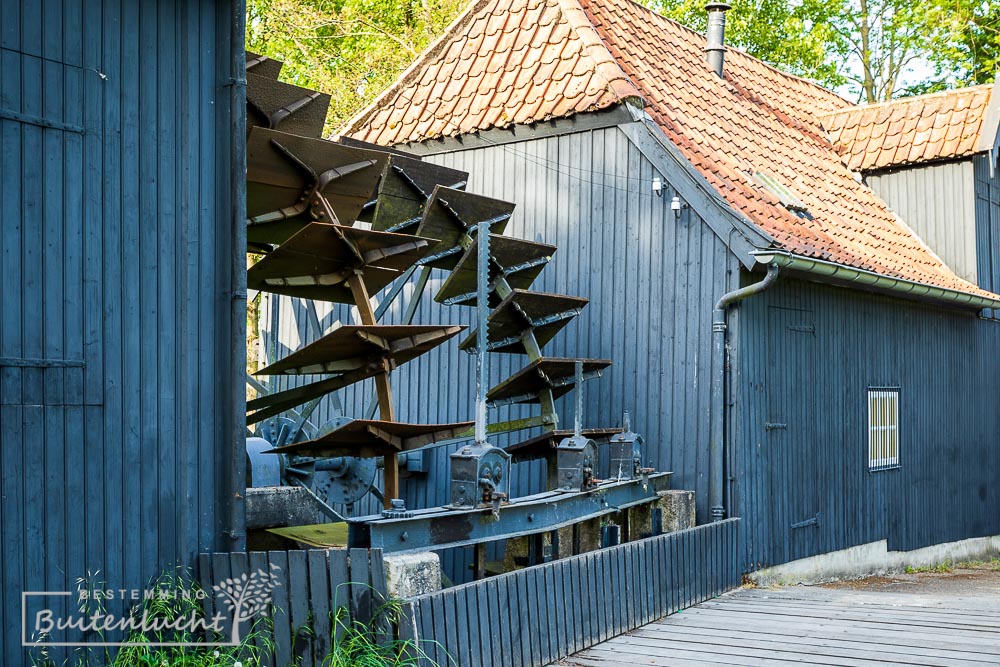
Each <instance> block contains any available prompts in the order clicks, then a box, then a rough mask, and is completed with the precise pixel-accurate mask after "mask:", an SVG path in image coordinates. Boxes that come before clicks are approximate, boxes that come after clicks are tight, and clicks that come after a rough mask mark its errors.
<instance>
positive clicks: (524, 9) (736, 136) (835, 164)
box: [345, 0, 988, 295]
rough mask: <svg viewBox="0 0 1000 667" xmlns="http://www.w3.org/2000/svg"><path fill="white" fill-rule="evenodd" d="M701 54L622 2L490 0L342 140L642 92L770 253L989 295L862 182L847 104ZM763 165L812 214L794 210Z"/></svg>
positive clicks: (418, 136) (569, 109) (497, 122)
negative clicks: (853, 164) (836, 128)
mask: <svg viewBox="0 0 1000 667" xmlns="http://www.w3.org/2000/svg"><path fill="white" fill-rule="evenodd" d="M704 47H705V39H704V37H703V36H702V35H700V34H698V33H695V32H693V31H691V30H689V29H687V28H684V27H683V26H681V25H679V24H677V23H675V22H673V21H670V20H668V19H666V18H663V17H662V16H660V15H658V14H656V13H654V12H652V11H650V10H648V9H646V8H644V7H641V6H639V5H637V4H634V3H633V2H630V1H629V0H482V1H480V2H477V3H476V4H475V5H473V6H472V7H471V8H470V9H469V11H468V12H466V13H465V14H464V15H463V16H462V17H461V18H459V19H458V20H457V21H456V23H455V24H453V26H452V28H451V29H450V30H449V31H448V32H447V33H446V34H445V36H444V37H443V38H442V39H441V40H439V41H438V42H437V43H436V44H435V45H434V46H433V47H432V48H431V49H430V50H429V51H428V52H427V53H425V54H424V55H422V56H421V57H420V59H419V60H418V61H417V62H416V63H414V65H413V66H412V67H411V68H409V69H408V70H407V72H406V73H405V74H404V75H403V77H402V79H401V80H400V81H399V82H398V83H397V84H396V85H395V86H393V87H392V88H390V89H389V90H388V91H386V93H385V94H384V95H382V96H381V97H380V98H378V99H377V100H376V102H375V104H373V105H372V106H371V107H370V108H368V109H366V110H365V111H363V112H362V113H361V114H360V115H359V116H358V117H357V118H355V119H354V120H353V121H352V122H351V123H350V124H349V125H348V127H347V128H346V130H345V133H346V134H351V135H353V136H355V137H357V138H359V139H365V140H368V141H374V142H377V143H382V144H392V143H402V142H407V141H421V140H424V139H427V138H431V137H436V136H441V135H452V134H459V133H468V132H475V131H477V130H484V129H487V128H490V127H496V126H502V125H506V124H510V123H525V122H532V121H537V120H542V119H546V118H550V117H558V116H568V115H571V114H574V113H579V112H583V111H588V110H595V109H601V108H606V107H609V106H612V105H615V104H618V103H619V102H620V101H622V100H625V99H628V98H633V99H635V98H641V100H642V101H643V102H644V103H645V105H646V106H645V110H646V111H647V112H648V113H649V114H650V116H651V117H652V118H653V120H654V121H655V122H656V123H657V124H658V125H659V127H660V128H661V129H662V130H663V132H664V133H665V135H666V136H667V137H668V138H669V139H670V140H671V141H672V142H673V143H674V144H675V145H677V146H678V147H679V149H680V151H681V152H682V153H683V155H684V156H685V157H686V158H687V159H688V160H689V161H690V162H691V163H692V164H693V165H694V166H695V167H696V168H697V169H698V170H699V171H700V172H701V174H702V175H703V176H704V177H705V178H706V179H707V180H708V181H709V182H710V183H711V185H712V186H713V187H714V188H715V189H716V190H717V191H718V192H719V194H720V195H721V196H722V197H723V198H724V199H725V200H726V201H727V202H728V203H729V204H730V205H731V206H732V207H733V208H734V209H735V210H736V211H738V212H739V213H741V214H742V215H744V216H745V217H746V218H748V219H749V220H751V221H752V222H753V223H755V224H756V225H757V226H758V227H759V228H760V229H762V230H763V231H764V232H766V233H767V234H769V235H770V236H771V237H772V238H773V239H774V241H775V245H776V246H779V247H781V248H783V249H785V250H788V251H790V252H793V253H796V254H800V255H805V256H808V257H814V258H819V259H824V260H828V261H832V262H837V263H841V264H846V265H848V266H852V267H855V268H860V269H865V270H869V271H874V272H876V273H880V274H884V275H888V276H893V277H897V278H903V279H906V280H913V281H917V282H922V283H928V284H932V285H936V286H939V287H946V288H950V289H956V290H960V291H964V292H971V293H975V294H980V295H986V294H988V293H986V292H983V291H982V290H980V289H978V288H977V287H975V286H974V285H971V284H970V283H967V282H965V281H963V280H961V279H960V278H958V277H957V276H955V275H954V274H953V273H952V272H951V270H949V269H948V268H947V267H946V266H944V264H942V262H941V261H940V260H939V259H938V258H937V257H936V256H935V255H934V254H933V253H932V252H931V251H930V250H929V249H928V248H927V247H926V246H925V245H924V243H923V242H922V241H921V240H920V239H919V238H918V237H917V236H916V235H915V234H914V233H913V232H912V231H910V229H909V228H908V227H907V226H906V225H905V224H904V223H903V222H902V221H900V220H899V219H898V218H897V217H896V216H895V214H893V213H892V212H891V211H890V210H889V209H888V207H887V206H886V204H885V203H884V202H883V201H882V200H880V199H879V198H878V197H877V196H876V195H875V194H874V193H873V192H872V191H871V190H870V189H869V188H867V187H866V186H864V185H862V184H861V183H859V182H857V181H856V180H855V179H854V175H853V174H852V172H851V171H850V170H849V169H848V168H847V167H846V166H845V165H844V163H843V162H842V161H841V159H840V156H839V155H838V154H837V152H836V150H835V149H834V147H833V145H832V144H831V143H830V141H829V139H828V138H827V136H826V133H825V132H824V130H823V127H822V126H821V124H820V120H819V118H820V116H822V115H823V114H831V113H833V112H837V111H842V110H845V109H848V108H851V107H852V105H851V104H850V103H849V102H847V101H846V100H844V99H842V98H840V97H838V96H837V95H835V94H834V93H832V92H830V91H828V90H825V89H824V88H822V87H820V86H817V85H815V84H812V83H810V82H808V81H805V80H804V79H800V78H797V77H794V76H791V75H788V74H785V73H783V72H780V71H778V70H776V69H774V68H772V67H770V66H768V65H766V64H764V63H763V62H761V61H759V60H757V59H755V58H752V57H750V56H748V55H746V54H744V53H741V52H739V51H736V50H735V49H729V50H728V51H727V54H726V73H725V78H724V79H721V78H719V77H717V76H715V74H714V73H712V72H711V71H710V70H709V69H708V67H707V65H706V64H705V54H704ZM456 72H457V73H458V74H457V79H453V78H452V77H453V75H455V73H456ZM511 82H513V83H511ZM497 108H501V109H502V111H500V112H497ZM757 172H763V173H764V174H765V175H767V176H769V177H770V178H769V179H764V180H772V181H776V182H778V183H780V184H782V185H784V186H785V187H786V188H788V189H790V190H791V191H792V192H793V193H794V194H795V195H796V196H797V197H798V199H800V200H801V202H802V203H803V204H804V205H805V207H806V209H807V211H808V212H807V213H799V214H797V213H796V212H793V211H791V210H789V209H787V208H785V207H784V206H783V205H782V204H781V201H780V200H779V198H778V196H777V195H776V194H773V193H772V191H771V190H768V189H767V188H765V187H764V185H763V183H762V179H760V178H759V177H755V174H756V173H757Z"/></svg>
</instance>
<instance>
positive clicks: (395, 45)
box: [247, 0, 1000, 132]
mask: <svg viewBox="0 0 1000 667" xmlns="http://www.w3.org/2000/svg"><path fill="white" fill-rule="evenodd" d="M469 1H470V0H248V3H247V12H248V16H247V48H248V49H250V50H251V51H256V52H258V53H263V54H265V55H268V56H271V57H274V58H278V59H280V60H283V61H285V69H284V70H283V72H282V78H284V79H285V80H287V81H291V82H293V83H297V84H299V85H301V86H305V87H307V88H313V89H316V90H321V91H324V92H327V93H330V94H331V95H332V97H333V100H332V102H331V108H330V115H329V117H328V119H327V131H328V132H331V131H333V130H335V129H336V128H338V127H340V126H341V125H342V124H343V123H344V122H345V121H346V120H347V119H349V118H350V117H351V116H352V115H353V114H354V113H356V112H357V111H358V110H360V109H361V108H363V107H364V106H365V105H366V104H368V103H370V102H371V101H372V100H373V99H374V98H375V97H376V96H377V95H378V94H379V93H380V92H381V91H383V90H384V89H385V88H386V87H387V86H389V85H390V84H391V83H392V82H393V81H394V80H395V79H396V78H397V77H398V76H399V74H400V73H401V72H402V71H403V70H404V69H406V67H407V66H408V65H409V64H410V63H411V62H412V61H413V60H414V58H416V57H417V55H418V54H419V53H420V52H421V51H422V50H423V49H425V48H426V47H427V46H428V45H429V44H430V43H431V42H432V41H433V40H434V39H436V38H437V37H438V36H439V35H440V34H441V33H442V32H444V30H445V28H446V27H447V26H448V25H449V24H450V23H451V21H453V20H454V19H455V17H456V16H458V14H459V13H460V12H461V11H462V9H463V8H464V7H465V6H466V5H467V3H468V2H469ZM640 1H641V2H643V3H645V4H646V5H648V6H650V7H652V8H653V9H655V10H657V11H659V12H661V13H663V14H665V15H666V16H669V17H670V18H673V19H676V20H678V21H680V22H681V23H683V24H685V25H687V26H689V27H691V28H693V29H695V30H698V31H700V32H704V30H705V24H706V19H707V16H706V13H705V9H704V7H705V0H640ZM732 4H733V9H732V11H730V12H729V15H728V25H727V30H726V35H727V42H728V43H729V44H731V45H733V46H736V47H737V48H740V49H743V50H744V51H746V52H747V53H749V54H751V55H753V56H756V57H758V58H760V59H761V60H764V61H766V62H769V63H771V64H773V65H775V66H776V67H778V68H780V69H783V70H785V71H787V72H791V73H793V74H797V75H799V76H803V77H806V78H809V79H812V80H814V81H817V82H818V83H820V84H822V85H824V86H827V87H829V88H834V89H836V90H838V91H840V92H842V93H844V94H846V95H848V96H850V97H853V98H855V99H857V100H859V101H867V102H877V101H881V100H887V99H891V98H893V97H898V96H900V95H907V94H915V93H921V92H929V91H934V90H940V89H943V88H951V87H955V86H964V85H972V84H976V83H988V82H990V81H992V80H993V78H994V76H995V72H996V69H997V67H998V66H1000V0H732ZM914 72H916V74H914ZM915 76H916V77H917V78H916V79H915V78H914V77H915Z"/></svg>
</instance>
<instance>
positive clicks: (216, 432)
mask: <svg viewBox="0 0 1000 667" xmlns="http://www.w3.org/2000/svg"><path fill="white" fill-rule="evenodd" d="M244 20H245V19H244V7H243V4H242V3H241V2H213V1H211V0H202V1H200V2H199V1H197V0H144V1H139V0H121V1H111V2H107V1H105V2H101V1H100V0H83V1H78V0H74V1H66V2H63V1H61V0H54V1H52V2H34V1H26V0H2V2H0V313H2V314H0V534H2V541H0V627H2V638H3V641H2V642H0V664H3V665H7V666H8V667H13V666H15V665H20V664H26V657H25V651H24V649H22V647H21V632H22V631H21V618H20V615H21V614H20V609H21V594H22V592H25V591H72V590H75V588H76V580H77V579H78V578H85V579H86V578H88V577H89V578H90V579H91V580H92V581H103V582H106V583H107V585H108V586H109V587H112V588H115V589H118V588H142V586H143V585H144V584H146V583H147V582H148V581H149V580H150V579H152V578H153V577H155V576H157V575H158V574H159V573H161V572H162V571H164V570H166V569H169V568H170V567H172V566H174V565H178V564H179V565H184V566H190V565H191V564H192V562H193V561H192V557H193V556H194V555H195V554H197V553H198V552H200V551H205V550H211V549H218V548H227V547H238V546H239V545H240V543H241V533H242V528H241V523H240V521H241V520H242V519H241V515H240V509H241V507H240V505H239V503H238V502H235V501H233V498H234V496H235V491H237V490H239V489H241V488H242V484H243V480H242V475H243V470H242V464H243V444H242V438H243V428H242V419H243V414H244V408H243V401H244V394H243V374H244V352H243V349H244V347H243V346H244V322H245V314H244V309H245V303H244V301H243V299H244V298H245V296H244V290H243V287H241V285H244V284H245V278H246V274H245V267H244V265H243V262H242V257H243V255H244V252H245V250H244V243H245V241H244V238H243V234H244V231H243V230H245V224H244V217H245V216H244V214H243V207H244V202H243V195H242V192H243V190H242V188H243V187H244V186H243V180H244V176H243V174H244V167H243V157H242V156H243V152H244V146H245V142H244V136H245V134H244V132H245V131H244V129H243V122H244V116H245V103H244V89H243V85H244V84H243V80H244V78H245V76H244V74H243V71H244V65H243V60H242V59H243V23H244ZM234 258H239V259H238V261H237V260H234ZM234 452H237V453H238V457H236V458H235V459H234V456H233V453H234ZM57 603H58V601H55V602H51V604H53V605H56V604H57ZM28 634H29V636H28V639H29V641H30V640H31V639H32V637H31V636H30V632H29V633H28ZM36 656H37V654H36Z"/></svg>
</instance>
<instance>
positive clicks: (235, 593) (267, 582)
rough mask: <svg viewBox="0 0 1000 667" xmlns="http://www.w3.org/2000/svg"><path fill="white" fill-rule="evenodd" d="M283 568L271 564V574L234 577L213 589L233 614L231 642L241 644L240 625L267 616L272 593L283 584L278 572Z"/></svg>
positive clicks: (255, 573) (261, 573)
mask: <svg viewBox="0 0 1000 667" xmlns="http://www.w3.org/2000/svg"><path fill="white" fill-rule="evenodd" d="M280 571H281V568H280V567H278V566H277V565H274V564H273V563H272V564H271V570H270V572H266V571H264V570H261V569H258V570H257V571H256V572H253V573H252V574H249V575H248V574H247V573H246V572H244V573H243V575H242V576H239V577H232V578H231V579H225V580H224V581H221V582H219V583H218V584H216V585H215V586H213V587H212V589H213V590H214V591H215V595H216V597H221V598H222V600H223V601H224V602H225V604H226V607H228V608H229V611H231V612H232V614H233V634H232V637H231V639H230V642H231V643H232V644H233V645H236V644H239V643H240V624H241V623H243V622H245V621H250V620H253V619H254V618H255V617H257V616H267V607H268V605H269V604H271V592H272V591H273V590H274V589H275V588H276V587H278V586H280V585H281V582H279V581H278V572H280Z"/></svg>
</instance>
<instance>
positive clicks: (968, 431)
mask: <svg viewBox="0 0 1000 667" xmlns="http://www.w3.org/2000/svg"><path fill="white" fill-rule="evenodd" d="M737 308H738V310H739V312H738V318H739V322H740V324H739V328H740V336H739V339H738V341H737V342H736V346H737V348H738V357H737V359H738V361H737V363H736V367H737V368H738V371H734V376H733V377H734V378H738V386H737V387H735V388H734V389H735V395H736V401H737V405H736V409H735V410H734V413H735V414H736V415H738V417H737V419H736V420H735V422H734V423H732V424H731V431H730V433H731V435H730V443H729V446H730V447H732V448H733V451H734V454H735V465H736V470H735V471H734V472H735V475H734V476H735V478H736V481H735V486H736V490H735V493H734V499H735V501H736V502H735V504H734V506H733V507H732V508H731V509H732V512H733V514H735V515H738V516H741V517H743V518H744V520H745V529H746V538H745V539H746V545H745V549H746V552H745V559H746V567H747V568H748V569H758V568H761V567H767V566H770V565H777V564H780V563H784V562H787V561H790V560H794V559H797V558H802V557H804V556H810V555H814V554H819V553H825V552H829V551H835V550H839V549H844V548H847V547H851V546H856V545H860V544H866V543H869V542H875V541H878V540H887V546H888V548H889V549H890V550H901V551H902V550H911V549H916V548H920V547H924V546H929V545H932V544H937V543H941V542H950V541H956V540H961V539H966V538H971V537H981V536H987V535H996V534H1000V516H998V515H997V513H996V507H997V504H998V503H1000V488H998V486H997V484H996V471H997V470H998V469H1000V448H998V447H997V433H998V432H1000V413H998V412H997V411H996V409H995V406H994V405H993V402H994V400H995V397H996V395H997V393H998V391H1000V378H998V376H997V374H996V372H995V370H993V369H992V368H991V364H990V363H989V362H990V360H991V359H993V358H995V350H996V348H997V345H998V344H1000V324H998V323H996V322H994V321H992V320H986V319H982V318H979V317H977V316H976V315H975V314H974V313H969V312H963V311H958V310H949V309H943V308H934V307H931V306H928V305H924V304H920V303H917V302H913V301H905V300H900V299H894V298H891V297H888V296H879V295H873V294H867V293H863V292H858V291H853V290H847V289H843V288H836V287H829V286H823V285H819V284H816V283H810V282H802V281H796V280H792V279H779V281H778V283H777V285H776V286H775V287H773V288H771V289H770V290H768V291H767V292H764V293H763V294H761V295H758V296H755V297H753V298H751V299H749V300H747V301H745V302H743V303H742V304H740V305H739V306H737ZM869 387H899V388H900V412H899V429H900V431H899V443H900V444H899V459H900V465H899V467H898V468H896V469H890V470H883V471H877V472H870V471H869V470H868V433H867V419H868V417H867V389H868V388H869ZM779 424H784V426H783V427H781V426H778V425H779ZM810 519H815V521H814V522H813V523H809V524H808V525H803V524H804V523H806V522H808V521H809V520H810ZM793 526H798V527H793Z"/></svg>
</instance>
